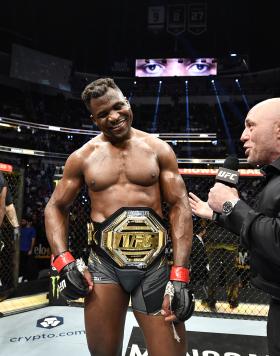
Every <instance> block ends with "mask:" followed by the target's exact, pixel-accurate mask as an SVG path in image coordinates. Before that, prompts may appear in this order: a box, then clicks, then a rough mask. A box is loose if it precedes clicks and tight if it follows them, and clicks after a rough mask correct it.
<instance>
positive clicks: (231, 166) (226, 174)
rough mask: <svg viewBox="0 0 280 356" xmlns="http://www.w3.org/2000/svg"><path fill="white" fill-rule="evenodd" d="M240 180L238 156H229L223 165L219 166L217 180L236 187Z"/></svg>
mask: <svg viewBox="0 0 280 356" xmlns="http://www.w3.org/2000/svg"><path fill="white" fill-rule="evenodd" d="M238 180H239V172H238V158H237V157H236V156H228V157H227V158H226V159H225V161H224V164H223V167H220V168H219V170H218V173H217V175H216V178H215V181H216V182H219V183H222V184H225V185H228V186H229V187H236V186H237V184H238Z"/></svg>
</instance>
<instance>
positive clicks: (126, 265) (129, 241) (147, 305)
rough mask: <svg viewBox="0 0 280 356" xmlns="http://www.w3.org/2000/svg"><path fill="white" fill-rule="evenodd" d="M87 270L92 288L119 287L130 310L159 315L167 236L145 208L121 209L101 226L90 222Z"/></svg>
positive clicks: (165, 277)
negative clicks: (103, 285)
mask: <svg viewBox="0 0 280 356" xmlns="http://www.w3.org/2000/svg"><path fill="white" fill-rule="evenodd" d="M93 241H94V242H93V243H92V251H91V253H90V256H89V261H88V268H89V272H90V273H91V275H92V279H93V281H94V283H95V284H98V283H100V284H108V283H114V284H119V285H120V286H121V287H122V288H123V289H124V290H125V291H126V292H127V293H129V294H130V296H131V306H132V309H133V310H136V311H140V312H143V313H146V314H158V313H159V312H160V310H161V305H162V302H163V297H164V291H165V287H166V284H167V282H168V281H169V266H168V261H167V258H166V256H165V248H166V242H167V232H166V229H165V228H164V224H163V222H162V220H161V218H160V217H159V216H158V215H157V214H156V213H155V212H153V211H152V209H146V208H121V209H119V210H118V211H117V212H116V213H114V214H113V215H112V216H111V217H109V218H108V219H106V220H105V221H104V222H102V223H96V222H93Z"/></svg>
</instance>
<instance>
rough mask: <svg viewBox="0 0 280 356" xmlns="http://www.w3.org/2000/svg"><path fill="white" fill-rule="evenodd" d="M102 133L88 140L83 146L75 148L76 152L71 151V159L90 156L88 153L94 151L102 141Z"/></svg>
mask: <svg viewBox="0 0 280 356" xmlns="http://www.w3.org/2000/svg"><path fill="white" fill-rule="evenodd" d="M99 136H100V135H98V136H96V137H94V138H92V139H90V140H89V141H87V142H86V143H85V144H83V146H81V147H80V148H78V149H77V150H75V151H74V152H72V153H71V155H70V156H69V158H70V159H81V158H83V157H88V155H89V154H90V153H91V152H93V151H94V150H95V149H96V147H97V146H98V145H99V144H100V143H101V140H100V138H99Z"/></svg>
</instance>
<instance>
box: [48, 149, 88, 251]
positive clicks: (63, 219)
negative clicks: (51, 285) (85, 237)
mask: <svg viewBox="0 0 280 356" xmlns="http://www.w3.org/2000/svg"><path fill="white" fill-rule="evenodd" d="M81 161H82V159H81V157H80V155H79V154H78V153H77V152H74V153H73V154H71V156H69V158H68V159H67V161H66V164H65V167H64V172H63V177H62V179H61V180H60V181H59V183H58V184H57V186H56V188H55V190H54V192H53V194H52V196H51V198H50V200H49V202H48V204H47V206H46V209H45V226H46V233H47V239H48V241H49V244H50V247H51V250H52V253H53V255H54V256H57V255H59V254H61V253H62V252H64V251H66V250H67V235H68V214H69V209H70V207H71V204H72V203H73V201H74V199H75V198H76V196H77V195H78V193H79V191H80V189H81V186H82V184H83V182H84V180H83V176H82V171H81Z"/></svg>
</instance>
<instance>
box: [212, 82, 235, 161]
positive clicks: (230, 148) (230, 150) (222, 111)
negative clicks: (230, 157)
mask: <svg viewBox="0 0 280 356" xmlns="http://www.w3.org/2000/svg"><path fill="white" fill-rule="evenodd" d="M218 85H219V82H218V83H217V86H218ZM213 87H214V92H215V96H216V100H217V104H218V108H219V112H220V115H221V118H222V122H223V126H224V129H225V133H226V137H227V139H228V142H229V145H228V147H227V148H228V151H229V153H230V154H236V152H235V151H236V150H235V146H234V143H233V141H232V137H231V133H230V128H229V125H228V122H227V119H226V116H225V113H224V110H223V106H222V104H221V101H220V96H219V93H218V90H217V87H216V84H215V83H214V81H213Z"/></svg>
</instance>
